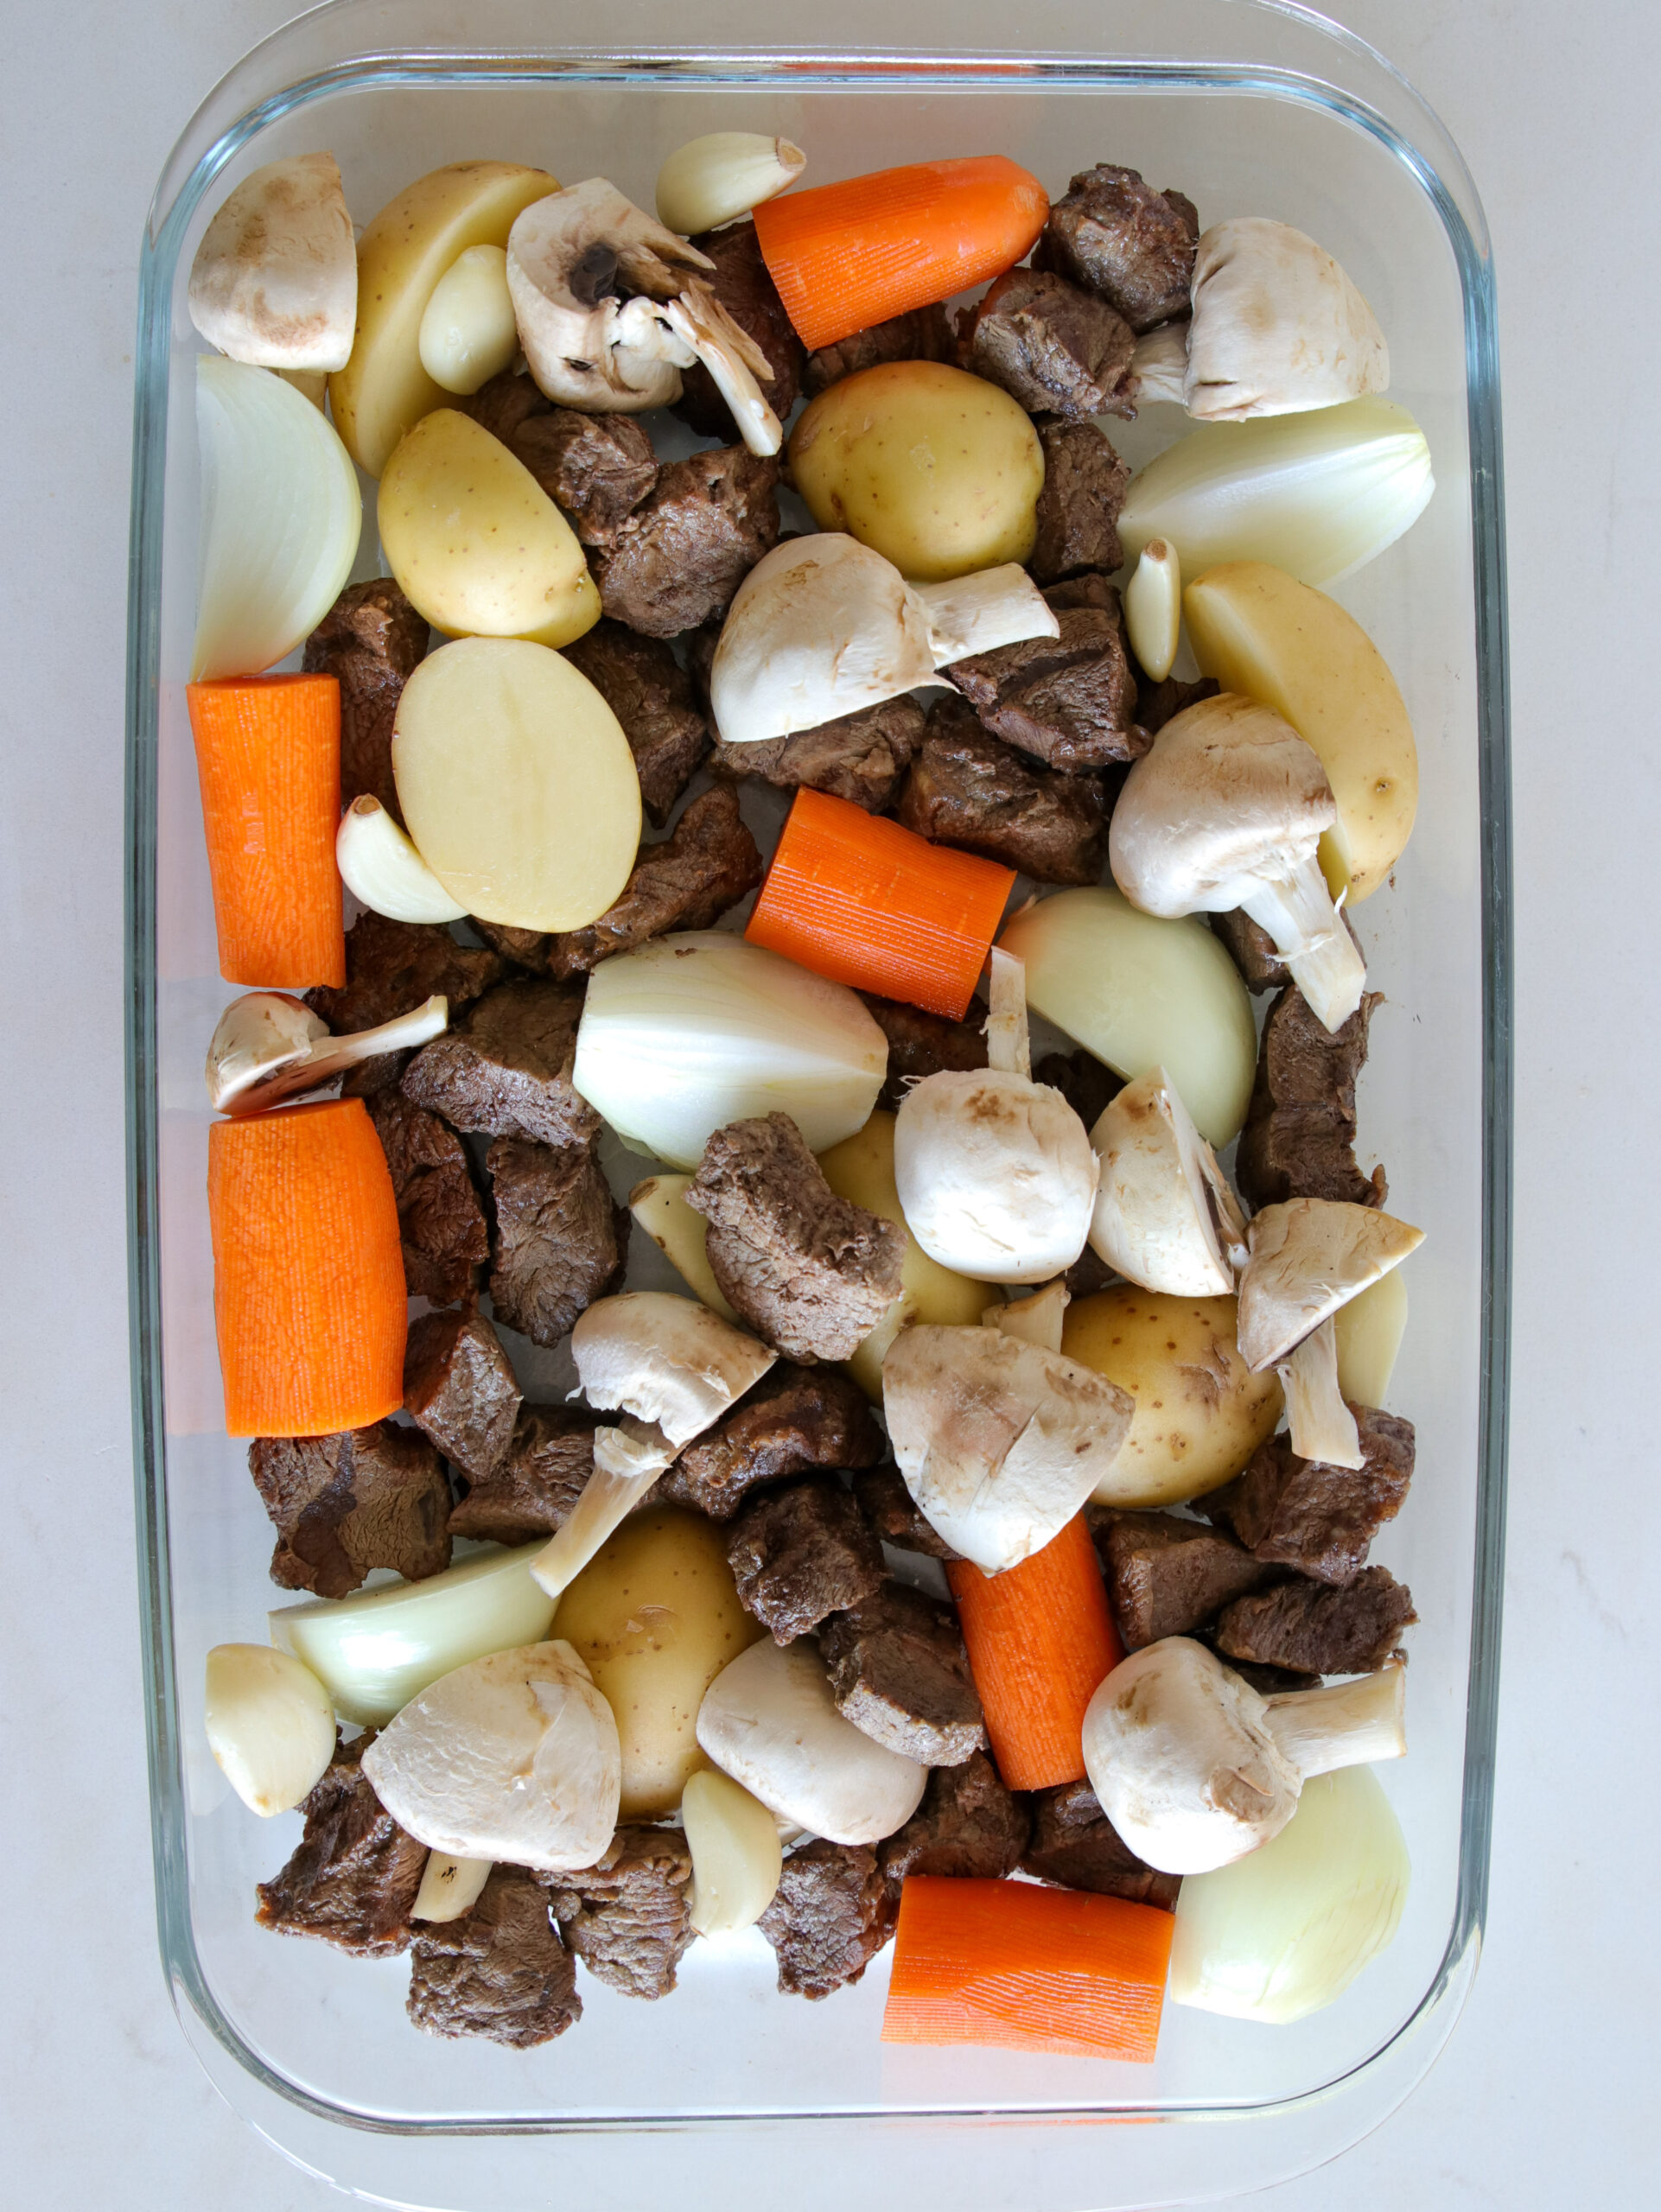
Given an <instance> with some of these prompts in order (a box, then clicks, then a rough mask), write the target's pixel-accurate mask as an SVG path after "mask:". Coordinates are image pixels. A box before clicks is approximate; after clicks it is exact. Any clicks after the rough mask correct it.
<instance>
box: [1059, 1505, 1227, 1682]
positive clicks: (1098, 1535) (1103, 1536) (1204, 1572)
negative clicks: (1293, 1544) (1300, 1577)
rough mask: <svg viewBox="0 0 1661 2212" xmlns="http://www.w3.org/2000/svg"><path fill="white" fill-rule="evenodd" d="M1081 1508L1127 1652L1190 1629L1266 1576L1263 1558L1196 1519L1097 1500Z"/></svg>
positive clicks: (1206, 1619)
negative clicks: (1116, 1506) (1118, 1507)
mask: <svg viewBox="0 0 1661 2212" xmlns="http://www.w3.org/2000/svg"><path fill="white" fill-rule="evenodd" d="M1086 1510H1087V1512H1088V1514H1089V1516H1090V1532H1091V1535H1092V1536H1093V1537H1094V1539H1095V1541H1096V1549H1097V1552H1098V1555H1099V1557H1100V1559H1101V1562H1102V1572H1103V1573H1104V1575H1105V1576H1106V1579H1107V1594H1108V1598H1109V1599H1110V1601H1111V1605H1112V1607H1113V1618H1114V1619H1115V1620H1116V1621H1117V1624H1118V1629H1119V1634H1120V1635H1121V1636H1122V1637H1123V1639H1124V1645H1125V1649H1126V1650H1127V1651H1138V1650H1140V1649H1142V1645H1143V1644H1145V1643H1158V1642H1159V1640H1160V1638H1161V1637H1164V1636H1191V1635H1192V1634H1193V1631H1194V1630H1195V1629H1197V1628H1199V1627H1200V1625H1201V1624H1202V1623H1203V1622H1206V1621H1208V1620H1210V1618H1212V1614H1213V1613H1215V1612H1216V1611H1218V1610H1219V1607H1221V1606H1223V1605H1227V1603H1228V1602H1229V1600H1230V1599H1231V1598H1238V1597H1239V1596H1240V1595H1241V1593H1242V1592H1244V1591H1247V1590H1256V1589H1257V1588H1259V1587H1260V1586H1262V1585H1263V1583H1264V1582H1266V1581H1268V1580H1269V1579H1270V1572H1271V1570H1270V1568H1269V1567H1266V1566H1265V1565H1264V1563H1263V1560H1259V1559H1254V1558H1253V1557H1252V1555H1251V1553H1250V1552H1249V1551H1247V1550H1246V1549H1245V1548H1244V1546H1243V1545H1240V1544H1237V1543H1235V1542H1234V1541H1233V1540H1232V1539H1231V1537H1229V1536H1225V1535H1224V1534H1223V1532H1222V1531H1221V1529H1208V1528H1207V1527H1206V1524H1205V1523H1204V1522H1201V1521H1181V1520H1179V1519H1178V1518H1177V1516H1176V1515H1175V1514H1174V1513H1137V1512H1121V1511H1117V1510H1114V1509H1112V1508H1111V1507H1103V1506H1091V1507H1088V1508H1086Z"/></svg>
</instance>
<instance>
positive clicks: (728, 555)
mask: <svg viewBox="0 0 1661 2212" xmlns="http://www.w3.org/2000/svg"><path fill="white" fill-rule="evenodd" d="M778 483H779V463H778V462H777V461H772V460H769V461H762V460H760V459H758V458H757V456H756V455H755V454H753V453H751V452H750V451H749V450H748V448H746V447H744V446H717V447H715V448H711V450H710V451H709V452H707V453H697V454H692V456H691V457H690V460H687V461H671V462H670V463H669V464H668V466H667V467H665V468H664V469H663V470H662V471H661V473H660V474H659V478H658V487H657V489H656V491H655V492H653V493H652V496H651V498H650V499H647V500H646V501H645V502H644V503H643V504H642V505H640V506H639V507H637V508H636V509H635V511H634V512H633V514H632V515H631V516H630V517H629V518H628V520H627V522H626V523H625V524H623V526H622V529H621V530H620V531H619V533H618V536H617V540H616V543H614V545H612V546H611V547H609V548H608V550H606V551H604V552H601V553H599V554H597V555H596V557H595V563H594V574H595V582H596V583H597V584H598V585H599V587H600V603H601V606H602V607H604V609H605V611H606V613H608V614H609V615H610V616H611V617H612V618H613V620H614V621H618V622H626V623H627V625H628V626H629V628H630V629H631V630H639V631H640V632H641V633H642V635H643V636H646V637H648V638H672V637H674V636H675V635H676V633H677V632H679V631H682V630H696V629H697V626H698V625H699V623H700V622H707V621H709V620H710V618H711V617H712V616H714V615H717V614H725V613H726V612H727V609H728V608H729V607H730V606H731V605H732V601H733V594H734V593H735V591H736V590H737V589H738V587H739V586H740V584H741V583H742V582H743V581H744V579H745V577H746V576H747V575H748V574H749V572H750V570H751V569H753V568H754V566H755V564H756V563H757V562H758V561H759V560H760V557H761V556H762V555H763V554H764V553H766V552H767V551H769V550H771V549H772V547H773V545H775V544H776V543H778V538H779V502H778V499H777V498H776V497H775V496H774V495H775V493H776V491H777V487H778Z"/></svg>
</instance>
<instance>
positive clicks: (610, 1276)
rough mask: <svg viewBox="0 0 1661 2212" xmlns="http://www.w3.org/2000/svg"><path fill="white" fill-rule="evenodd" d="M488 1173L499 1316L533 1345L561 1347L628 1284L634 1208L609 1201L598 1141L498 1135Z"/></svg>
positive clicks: (492, 1278) (492, 1294) (488, 1160)
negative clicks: (592, 1310)
mask: <svg viewBox="0 0 1661 2212" xmlns="http://www.w3.org/2000/svg"><path fill="white" fill-rule="evenodd" d="M485 1171H486V1173H487V1174H488V1176H489V1177H490V1190H491V1196H492V1198H493V1199H494V1201H495V1207H496V1227H495V1231H494V1233H493V1236H492V1238H491V1268H490V1302H491V1305H492V1306H493V1308H494V1310H495V1314H496V1319H498V1320H499V1321H500V1322H503V1323H505V1324H506V1326H507V1327H508V1328H510V1329H517V1330H518V1331H519V1334H520V1335H521V1336H525V1337H529V1338H531V1342H532V1343H533V1344H558V1343H560V1342H561V1341H562V1340H563V1338H566V1337H568V1336H570V1333H571V1331H572V1329H573V1328H575V1326H576V1323H577V1320H578V1319H579V1318H580V1317H581V1316H582V1314H584V1313H587V1311H588V1310H589V1306H592V1305H593V1303H594V1301H595V1299H596V1298H604V1297H607V1296H608V1294H610V1293H611V1292H613V1291H614V1290H620V1289H621V1288H622V1287H623V1274H624V1271H625V1269H626V1268H627V1265H628V1233H629V1229H630V1227H631V1222H630V1217H629V1211H628V1208H627V1206H620V1205H614V1203H613V1200H612V1195H611V1190H610V1186H609V1185H608V1183H607V1181H606V1179H605V1177H604V1175H603V1174H601V1171H600V1163H599V1161H598V1160H596V1159H595V1154H594V1147H593V1146H592V1145H587V1144H563V1145H546V1144H530V1143H527V1142H526V1141H525V1139H524V1138H522V1137H498V1138H497V1139H496V1141H495V1142H494V1143H493V1145H492V1146H491V1147H490V1150H489V1151H488V1152H487V1154H485Z"/></svg>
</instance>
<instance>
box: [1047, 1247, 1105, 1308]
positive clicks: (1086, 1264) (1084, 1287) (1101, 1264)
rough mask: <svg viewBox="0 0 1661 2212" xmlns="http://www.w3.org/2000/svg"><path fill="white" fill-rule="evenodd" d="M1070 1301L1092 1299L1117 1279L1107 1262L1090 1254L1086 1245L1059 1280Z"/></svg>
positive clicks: (1092, 1253)
mask: <svg viewBox="0 0 1661 2212" xmlns="http://www.w3.org/2000/svg"><path fill="white" fill-rule="evenodd" d="M1061 1280H1062V1281H1063V1282H1064V1283H1065V1284H1066V1287H1067V1296H1068V1297H1069V1298H1071V1299H1074V1300H1077V1299H1080V1298H1093V1297H1094V1296H1095V1295H1096V1293H1097V1292H1098V1290H1105V1289H1106V1288H1107V1287H1108V1285H1109V1284H1110V1283H1113V1282H1117V1281H1118V1280H1119V1278H1118V1276H1117V1274H1115V1272H1114V1270H1113V1269H1112V1268H1110V1267H1109V1266H1108V1264H1107V1262H1106V1261H1105V1260H1104V1259H1100V1258H1098V1256H1097V1255H1096V1254H1095V1253H1094V1252H1092V1251H1091V1249H1090V1247H1089V1245H1088V1244H1086V1245H1085V1249H1084V1250H1083V1251H1082V1252H1080V1254H1079V1256H1078V1258H1077V1259H1076V1260H1075V1261H1074V1262H1073V1263H1072V1266H1071V1267H1070V1268H1068V1269H1067V1271H1066V1274H1064V1275H1063V1276H1062V1278H1061Z"/></svg>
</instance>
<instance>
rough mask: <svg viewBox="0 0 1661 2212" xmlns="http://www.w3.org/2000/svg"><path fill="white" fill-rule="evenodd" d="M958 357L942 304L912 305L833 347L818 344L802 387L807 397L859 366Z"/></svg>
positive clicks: (824, 388)
mask: <svg viewBox="0 0 1661 2212" xmlns="http://www.w3.org/2000/svg"><path fill="white" fill-rule="evenodd" d="M957 359H958V337H957V333H956V332H955V331H954V330H953V329H952V327H951V322H950V321H949V320H948V319H947V315H946V311H945V308H943V307H926V308H910V309H908V310H907V313H906V314H904V315H894V316H893V317H892V318H891V320H890V321H887V322H875V323H873V324H872V325H871V327H870V328H869V330H856V331H855V332H854V334H853V335H852V336H851V337H850V338H839V339H838V340H837V342H836V344H835V345H834V346H820V348H819V350H818V353H810V354H809V355H808V357H807V366H806V367H805V370H804V371H803V372H802V390H803V391H805V393H806V394H807V397H809V398H810V399H817V398H818V395H819V394H820V392H822V391H827V390H828V389H829V388H830V386H831V385H833V384H840V383H841V382H842V379H843V377H851V376H856V375H857V374H858V372H860V370H861V369H875V368H881V366H882V365H883V363H884V362H886V361H950V362H952V363H953V364H955V363H956V361H957Z"/></svg>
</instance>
